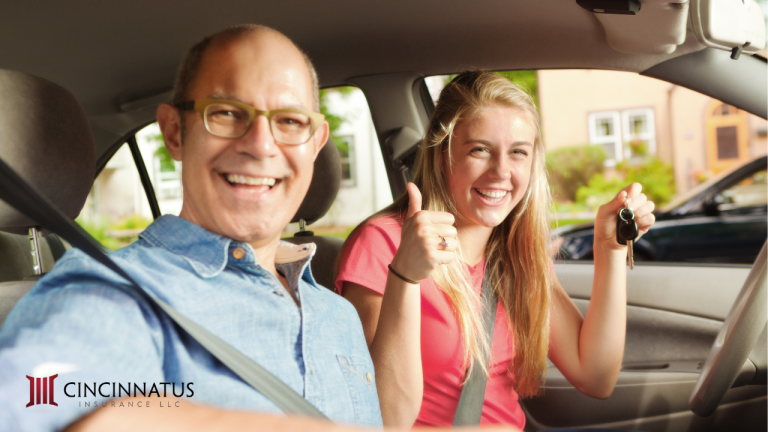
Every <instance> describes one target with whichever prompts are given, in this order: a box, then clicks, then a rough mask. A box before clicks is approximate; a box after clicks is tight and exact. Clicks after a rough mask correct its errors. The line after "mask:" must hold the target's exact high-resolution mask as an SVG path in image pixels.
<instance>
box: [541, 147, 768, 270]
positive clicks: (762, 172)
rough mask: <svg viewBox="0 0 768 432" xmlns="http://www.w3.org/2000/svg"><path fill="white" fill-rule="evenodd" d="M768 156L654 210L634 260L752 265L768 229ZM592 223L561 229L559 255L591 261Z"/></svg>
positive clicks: (733, 170) (714, 179)
mask: <svg viewBox="0 0 768 432" xmlns="http://www.w3.org/2000/svg"><path fill="white" fill-rule="evenodd" d="M766 163H767V162H766V156H761V157H757V158H753V159H751V160H750V161H749V162H746V163H744V164H741V165H737V166H735V167H733V168H731V169H729V170H727V171H725V172H722V173H720V174H719V175H718V176H716V177H713V178H712V179H710V180H708V181H706V182H704V183H702V184H700V185H699V186H697V187H695V188H693V189H692V190H690V191H688V192H687V193H685V194H683V195H681V196H680V197H678V198H677V199H676V200H674V201H673V202H671V203H669V204H668V205H666V206H664V207H663V208H661V209H659V210H658V211H656V212H655V214H656V224H655V225H654V226H653V227H652V228H651V230H650V231H649V232H648V233H646V234H645V235H644V236H643V237H642V238H641V239H640V240H639V241H638V242H637V243H636V244H635V247H634V254H635V260H636V261H668V262H717V263H740V264H752V263H753V262H754V261H755V258H756V257H757V254H758V253H759V252H760V248H761V247H762V246H763V243H764V242H765V238H766V234H767V232H768V223H767V222H766V213H767V212H766V210H767V208H766V204H767V203H768V185H767V184H766ZM593 225H594V224H593V223H592V222H589V223H585V224H580V225H571V226H565V227H562V228H558V229H557V230H555V232H554V235H555V236H557V237H561V238H562V243H561V245H560V249H559V252H558V254H557V259H563V260H591V259H592V238H593Z"/></svg>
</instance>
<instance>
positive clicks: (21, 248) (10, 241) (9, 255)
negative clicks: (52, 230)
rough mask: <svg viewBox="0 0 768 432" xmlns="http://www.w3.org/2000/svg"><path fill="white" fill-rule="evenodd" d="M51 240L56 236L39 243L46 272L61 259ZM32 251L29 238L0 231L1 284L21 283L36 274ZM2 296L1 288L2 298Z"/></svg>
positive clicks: (41, 240) (0, 294) (0, 290)
mask: <svg viewBox="0 0 768 432" xmlns="http://www.w3.org/2000/svg"><path fill="white" fill-rule="evenodd" d="M50 238H55V236H53V235H50V236H48V237H46V238H45V239H40V241H39V242H38V246H39V249H40V257H41V258H42V261H43V270H44V271H49V270H51V269H52V268H53V264H54V262H55V260H56V259H58V258H60V256H56V255H60V254H54V253H53V252H52V251H51V248H50V246H49V244H48V241H47V240H48V239H50ZM31 249H32V248H31V246H30V244H29V238H28V237H27V236H25V235H16V234H9V233H5V232H2V231H0V282H8V281H20V280H24V279H25V278H27V277H29V276H32V275H33V274H35V271H34V270H33V269H32V257H31V256H30V251H31ZM2 295H3V293H2V288H1V287H0V296H2ZM0 301H2V300H0Z"/></svg>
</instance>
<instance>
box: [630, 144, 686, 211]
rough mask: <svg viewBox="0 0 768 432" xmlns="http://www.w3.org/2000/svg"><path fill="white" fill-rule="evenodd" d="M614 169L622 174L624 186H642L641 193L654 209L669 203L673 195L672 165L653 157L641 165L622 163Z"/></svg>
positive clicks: (673, 177)
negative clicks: (638, 184)
mask: <svg viewBox="0 0 768 432" xmlns="http://www.w3.org/2000/svg"><path fill="white" fill-rule="evenodd" d="M616 168H617V169H618V170H619V172H621V173H622V174H623V176H624V179H625V181H624V183H625V186H626V185H627V184H629V183H632V182H638V183H640V184H642V185H643V193H645V194H646V195H647V196H648V199H649V200H651V201H653V202H654V204H656V207H661V206H663V205H664V204H666V203H668V202H670V201H671V200H672V198H673V197H674V195H675V190H676V187H675V173H674V171H673V170H672V165H671V164H668V163H664V162H662V161H661V160H660V159H659V158H657V157H655V156H652V157H649V158H646V159H645V162H644V163H643V164H641V165H630V164H628V163H626V162H622V163H620V164H619V165H618V166H617V167H616Z"/></svg>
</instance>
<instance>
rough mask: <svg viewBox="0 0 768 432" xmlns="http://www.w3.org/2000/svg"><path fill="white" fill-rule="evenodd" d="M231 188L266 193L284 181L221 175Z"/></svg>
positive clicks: (271, 178) (228, 174)
mask: <svg viewBox="0 0 768 432" xmlns="http://www.w3.org/2000/svg"><path fill="white" fill-rule="evenodd" d="M221 176H222V178H223V179H224V180H225V181H226V182H227V183H229V185H230V186H232V187H234V188H237V189H241V190H245V191H247V192H251V193H256V192H266V191H267V190H270V189H272V188H273V187H275V185H277V184H279V183H280V182H281V181H282V179H278V178H274V177H251V176H246V175H242V174H230V173H225V174H221Z"/></svg>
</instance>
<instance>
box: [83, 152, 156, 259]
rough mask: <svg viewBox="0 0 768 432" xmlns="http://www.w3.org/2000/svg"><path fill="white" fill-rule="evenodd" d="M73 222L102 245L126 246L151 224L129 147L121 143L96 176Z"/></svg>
mask: <svg viewBox="0 0 768 432" xmlns="http://www.w3.org/2000/svg"><path fill="white" fill-rule="evenodd" d="M76 222H77V223H78V224H79V225H80V226H81V227H82V228H83V229H85V230H86V231H87V232H88V233H89V234H90V235H91V236H92V237H93V238H95V239H96V240H97V241H98V242H99V243H101V244H102V246H104V247H106V248H108V249H111V250H116V249H120V248H122V247H125V246H128V245H129V244H131V243H133V242H134V241H136V240H137V239H138V235H139V233H140V232H141V231H143V230H144V228H146V227H147V226H149V224H150V223H152V212H151V210H150V207H149V202H148V201H147V196H146V194H145V193H144V189H143V188H142V185H141V180H140V179H139V175H138V173H137V170H136V164H135V163H134V161H133V157H132V156H131V150H130V148H129V147H128V144H123V145H121V146H120V148H119V149H118V150H117V151H116V152H115V154H114V155H113V156H112V158H111V159H110V160H109V162H107V164H106V166H104V168H103V169H102V170H101V173H99V175H98V176H97V177H96V180H95V181H94V182H93V186H92V187H91V192H90V193H89V194H88V199H87V200H86V201H85V206H83V209H82V211H81V212H80V215H79V216H78V217H77V219H76Z"/></svg>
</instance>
